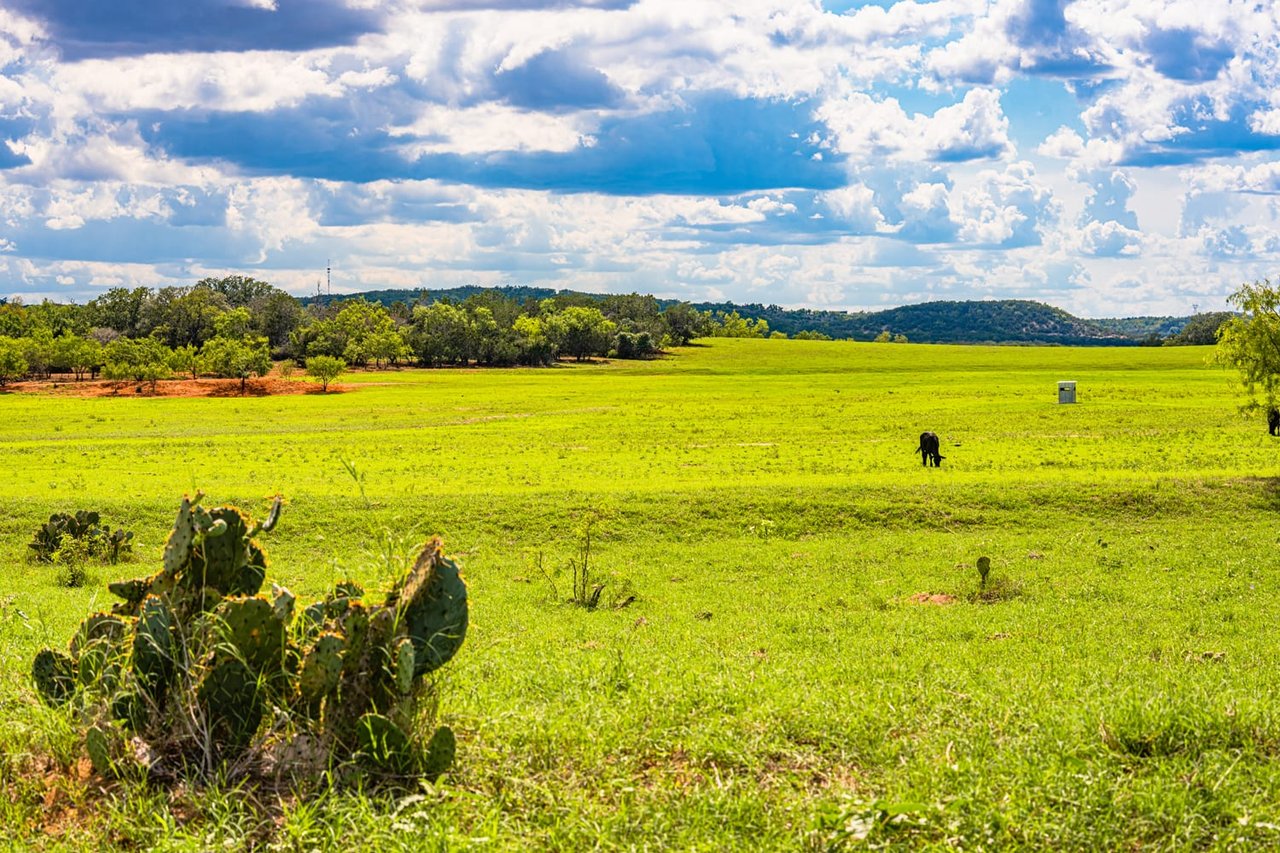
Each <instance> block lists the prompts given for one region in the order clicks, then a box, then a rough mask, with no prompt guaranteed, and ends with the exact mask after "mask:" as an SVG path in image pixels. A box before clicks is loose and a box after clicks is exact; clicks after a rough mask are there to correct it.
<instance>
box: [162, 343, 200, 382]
mask: <svg viewBox="0 0 1280 853" xmlns="http://www.w3.org/2000/svg"><path fill="white" fill-rule="evenodd" d="M169 369H170V370H172V371H173V372H174V373H180V374H188V373H189V374H191V378H192V379H196V378H198V377H199V375H200V351H199V350H197V349H196V348H195V347H193V346H191V345H190V344H188V345H187V346H185V347H177V348H175V349H174V351H173V354H172V355H170V356H169Z"/></svg>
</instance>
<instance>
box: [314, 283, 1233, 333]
mask: <svg viewBox="0 0 1280 853" xmlns="http://www.w3.org/2000/svg"><path fill="white" fill-rule="evenodd" d="M485 292H493V293H499V294H502V295H503V296H504V297H507V298H510V299H514V300H517V301H527V300H542V299H549V298H554V299H556V300H558V301H563V302H570V303H573V304H578V305H591V304H597V303H601V302H607V301H608V300H610V299H616V298H618V297H613V296H610V295H607V294H600V293H582V292H579V291H571V290H551V289H547V288H535V287H517V286H512V287H496V288H481V287H474V286H468V287H458V288H451V289H444V290H421V291H418V290H374V291H368V292H365V293H360V294H356V295H357V296H360V297H361V298H364V299H368V300H370V301H372V302H379V303H381V304H383V305H393V304H395V303H397V302H401V303H407V304H412V303H414V302H416V301H418V300H422V299H425V300H427V301H436V300H442V299H447V300H454V301H462V300H466V299H468V298H471V297H472V296H474V295H476V294H479V293H485ZM349 298H352V297H350V296H336V295H334V296H327V295H322V296H312V297H306V298H304V299H302V300H300V301H301V302H303V303H304V304H305V303H312V302H319V303H327V302H332V301H340V300H342V299H349ZM657 303H658V305H659V306H660V307H661V308H662V309H666V308H667V307H669V306H671V305H674V304H676V301H675V300H670V299H658V300H657ZM692 307H694V308H696V309H697V310H699V311H701V312H704V313H709V314H711V315H712V316H715V315H717V314H720V315H729V314H734V313H736V314H738V315H740V316H741V317H744V318H748V319H751V320H763V321H764V322H765V323H767V324H768V327H769V329H770V331H771V332H781V333H782V334H784V335H787V336H788V337H795V336H797V335H798V334H800V333H802V332H809V333H814V334H816V335H825V336H826V337H829V338H837V339H853V340H863V341H871V340H875V339H876V338H877V337H878V336H879V335H880V333H881V332H885V331H888V332H890V334H891V335H903V336H905V337H906V338H907V339H908V340H910V341H913V342H916V343H998V344H1003V343H1015V344H1063V345H1076V346H1080V345H1085V346H1087V345H1107V346H1125V345H1131V344H1137V343H1141V342H1148V343H1149V342H1151V340H1152V339H1153V338H1152V336H1155V337H1156V338H1159V339H1160V341H1163V340H1165V339H1170V338H1175V337H1176V336H1177V335H1178V333H1179V332H1180V331H1181V330H1182V328H1183V327H1184V326H1186V325H1187V324H1188V323H1189V321H1190V320H1191V319H1192V318H1191V317H1126V318H1115V319H1097V320H1095V319H1083V318H1080V317H1076V316H1073V315H1072V314H1070V313H1068V312H1066V311H1064V310H1062V309H1061V308H1055V307H1053V306H1051V305H1046V304H1044V303H1042V302H1035V301H1031V300H1023V299H1002V300H983V301H938V302H925V303H921V304H918V305H904V306H902V307H899V308H889V309H886V310H883V311H825V310H819V309H812V308H784V307H782V306H779V305H764V304H761V303H748V304H740V303H735V302H695V303H692ZM1205 316H1208V315H1205Z"/></svg>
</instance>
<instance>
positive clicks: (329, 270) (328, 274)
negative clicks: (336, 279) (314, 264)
mask: <svg viewBox="0 0 1280 853" xmlns="http://www.w3.org/2000/svg"><path fill="white" fill-rule="evenodd" d="M331 263H332V262H331V261H330V260H329V259H328V258H325V262H324V286H325V289H326V290H327V291H328V292H329V295H330V296H333V267H332V266H331Z"/></svg>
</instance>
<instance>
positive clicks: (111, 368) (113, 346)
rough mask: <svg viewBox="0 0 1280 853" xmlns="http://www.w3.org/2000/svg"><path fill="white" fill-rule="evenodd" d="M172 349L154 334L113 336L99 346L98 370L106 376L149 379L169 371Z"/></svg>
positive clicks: (154, 382) (153, 385) (151, 379)
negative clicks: (100, 368)
mask: <svg viewBox="0 0 1280 853" xmlns="http://www.w3.org/2000/svg"><path fill="white" fill-rule="evenodd" d="M172 354H173V353H172V350H170V349H169V348H168V347H166V346H165V345H164V344H162V343H161V342H160V341H158V340H156V339H155V338H136V339H134V338H117V339H116V340H114V341H112V342H111V343H109V344H107V345H106V346H105V347H104V348H103V350H102V360H103V362H104V364H103V369H102V373H103V375H104V376H106V377H107V378H108V379H116V380H122V379H132V380H134V381H135V382H150V383H151V387H152V390H154V389H155V384H156V382H157V381H158V380H160V379H163V378H164V377H165V376H168V375H169V359H170V357H172Z"/></svg>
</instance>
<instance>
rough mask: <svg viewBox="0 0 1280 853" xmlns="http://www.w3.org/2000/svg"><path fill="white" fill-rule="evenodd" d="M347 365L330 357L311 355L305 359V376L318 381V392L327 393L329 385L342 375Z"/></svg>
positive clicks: (338, 359)
mask: <svg viewBox="0 0 1280 853" xmlns="http://www.w3.org/2000/svg"><path fill="white" fill-rule="evenodd" d="M346 369H347V363H346V362H345V361H343V360H342V359H340V358H334V357H333V356H331V355H313V356H311V357H310V358H308V359H307V375H308V376H310V377H311V378H313V379H318V380H320V390H321V391H326V392H327V391H328V390H329V383H330V382H332V381H333V380H335V379H337V378H338V377H339V376H341V375H342V373H343V371H345V370H346Z"/></svg>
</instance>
